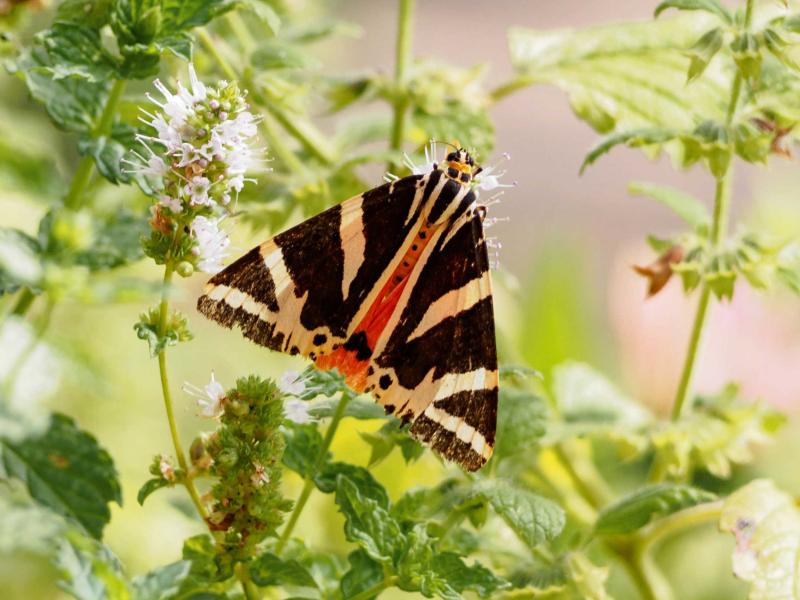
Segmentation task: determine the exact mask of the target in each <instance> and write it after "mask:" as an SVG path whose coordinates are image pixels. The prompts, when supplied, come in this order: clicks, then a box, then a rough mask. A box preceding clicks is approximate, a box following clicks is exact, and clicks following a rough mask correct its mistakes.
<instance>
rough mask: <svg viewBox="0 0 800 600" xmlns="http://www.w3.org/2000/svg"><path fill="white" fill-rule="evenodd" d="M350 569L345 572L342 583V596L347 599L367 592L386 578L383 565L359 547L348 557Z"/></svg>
mask: <svg viewBox="0 0 800 600" xmlns="http://www.w3.org/2000/svg"><path fill="white" fill-rule="evenodd" d="M347 560H348V561H349V562H350V570H349V571H347V573H345V574H344V576H343V577H342V581H341V584H340V590H341V592H342V597H343V598H344V599H345V600H346V599H347V598H352V597H353V596H357V595H358V594H360V593H362V592H365V591H366V590H368V589H371V588H373V587H375V586H376V585H378V584H379V583H381V582H382V581H383V580H384V577H385V575H384V573H383V565H381V563H379V562H376V561H374V560H372V559H371V558H370V557H369V555H368V554H367V553H366V552H364V551H363V550H361V549H359V550H356V551H355V552H351V553H350V555H349V556H348V557H347Z"/></svg>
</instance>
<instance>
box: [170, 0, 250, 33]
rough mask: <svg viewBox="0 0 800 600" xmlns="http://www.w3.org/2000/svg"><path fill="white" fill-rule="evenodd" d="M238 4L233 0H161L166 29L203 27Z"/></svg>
mask: <svg viewBox="0 0 800 600" xmlns="http://www.w3.org/2000/svg"><path fill="white" fill-rule="evenodd" d="M234 6H236V2H233V1H231V0H161V13H162V19H163V21H162V22H163V27H162V29H163V30H164V31H186V30H189V29H193V28H194V27H202V26H203V25H206V24H207V23H208V22H209V21H211V20H212V19H215V18H216V17H218V16H220V15H222V14H224V13H226V12H227V11H229V10H230V9H232V8H233V7H234Z"/></svg>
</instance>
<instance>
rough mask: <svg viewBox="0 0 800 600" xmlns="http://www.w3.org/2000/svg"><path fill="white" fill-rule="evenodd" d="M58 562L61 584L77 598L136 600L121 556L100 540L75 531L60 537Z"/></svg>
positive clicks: (57, 552)
mask: <svg viewBox="0 0 800 600" xmlns="http://www.w3.org/2000/svg"><path fill="white" fill-rule="evenodd" d="M54 562H55V565H56V567H57V568H58V570H59V572H60V573H61V580H60V581H59V586H60V587H61V588H62V589H63V590H64V591H65V592H67V593H68V594H69V595H70V596H72V597H73V598H75V600H132V596H131V591H130V588H129V583H128V581H127V579H126V578H125V576H124V574H123V572H122V566H121V565H120V563H119V559H117V557H116V556H114V554H113V553H112V552H111V550H109V549H108V547H106V546H104V545H103V544H101V543H100V542H98V541H97V540H93V539H91V538H87V537H84V536H82V535H80V534H78V533H76V532H71V533H70V534H69V535H68V536H67V537H66V538H64V539H62V540H60V542H59V544H58V547H57V550H56V558H55V561H54ZM137 600H138V599H137Z"/></svg>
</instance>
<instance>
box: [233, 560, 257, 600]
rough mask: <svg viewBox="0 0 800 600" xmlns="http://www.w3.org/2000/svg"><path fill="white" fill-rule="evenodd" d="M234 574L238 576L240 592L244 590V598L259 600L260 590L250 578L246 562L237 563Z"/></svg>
mask: <svg viewBox="0 0 800 600" xmlns="http://www.w3.org/2000/svg"><path fill="white" fill-rule="evenodd" d="M236 576H237V577H238V578H239V583H241V584H242V592H244V597H245V599H246V600H259V599H260V598H261V592H259V590H258V588H257V587H256V586H255V584H254V583H253V581H252V580H251V579H250V573H249V572H248V570H247V565H246V564H244V563H239V564H238V565H237V566H236Z"/></svg>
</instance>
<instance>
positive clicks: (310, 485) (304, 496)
mask: <svg viewBox="0 0 800 600" xmlns="http://www.w3.org/2000/svg"><path fill="white" fill-rule="evenodd" d="M352 398H353V396H352V395H351V394H350V392H343V393H342V398H341V400H339V404H338V406H337V407H336V410H335V411H334V413H333V416H332V417H331V423H330V425H328V430H327V431H326V432H325V438H324V439H323V440H322V447H321V448H320V449H319V454H318V455H317V458H316V460H315V461H314V467H313V468H312V471H311V474H310V476H308V477H306V479H305V482H304V483H303V489H302V491H301V492H300V496H299V497H298V498H297V502H296V503H295V505H294V509H293V510H292V514H291V515H289V521H288V522H287V523H286V527H284V528H283V533H282V534H281V537H280V539H278V543H277V544H276V545H275V554H276V555H278V556H280V553H281V551H282V550H283V548H284V546H286V542H288V541H289V538H290V537H291V535H292V531H293V530H294V528H295V525H297V521H298V519H299V518H300V513H302V512H303V509H304V508H305V506H306V503H307V502H308V498H309V496H311V492H312V491H313V490H314V476H315V475H316V474H317V473H318V472H319V470H320V468H321V467H322V465H323V464H324V463H325V458H326V457H327V456H328V450H329V449H330V447H331V443H332V442H333V436H334V435H336V430H337V429H338V428H339V422H340V421H341V420H342V417H343V416H344V411H345V408H347V404H348V403H349V402H350V400H351V399H352Z"/></svg>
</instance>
